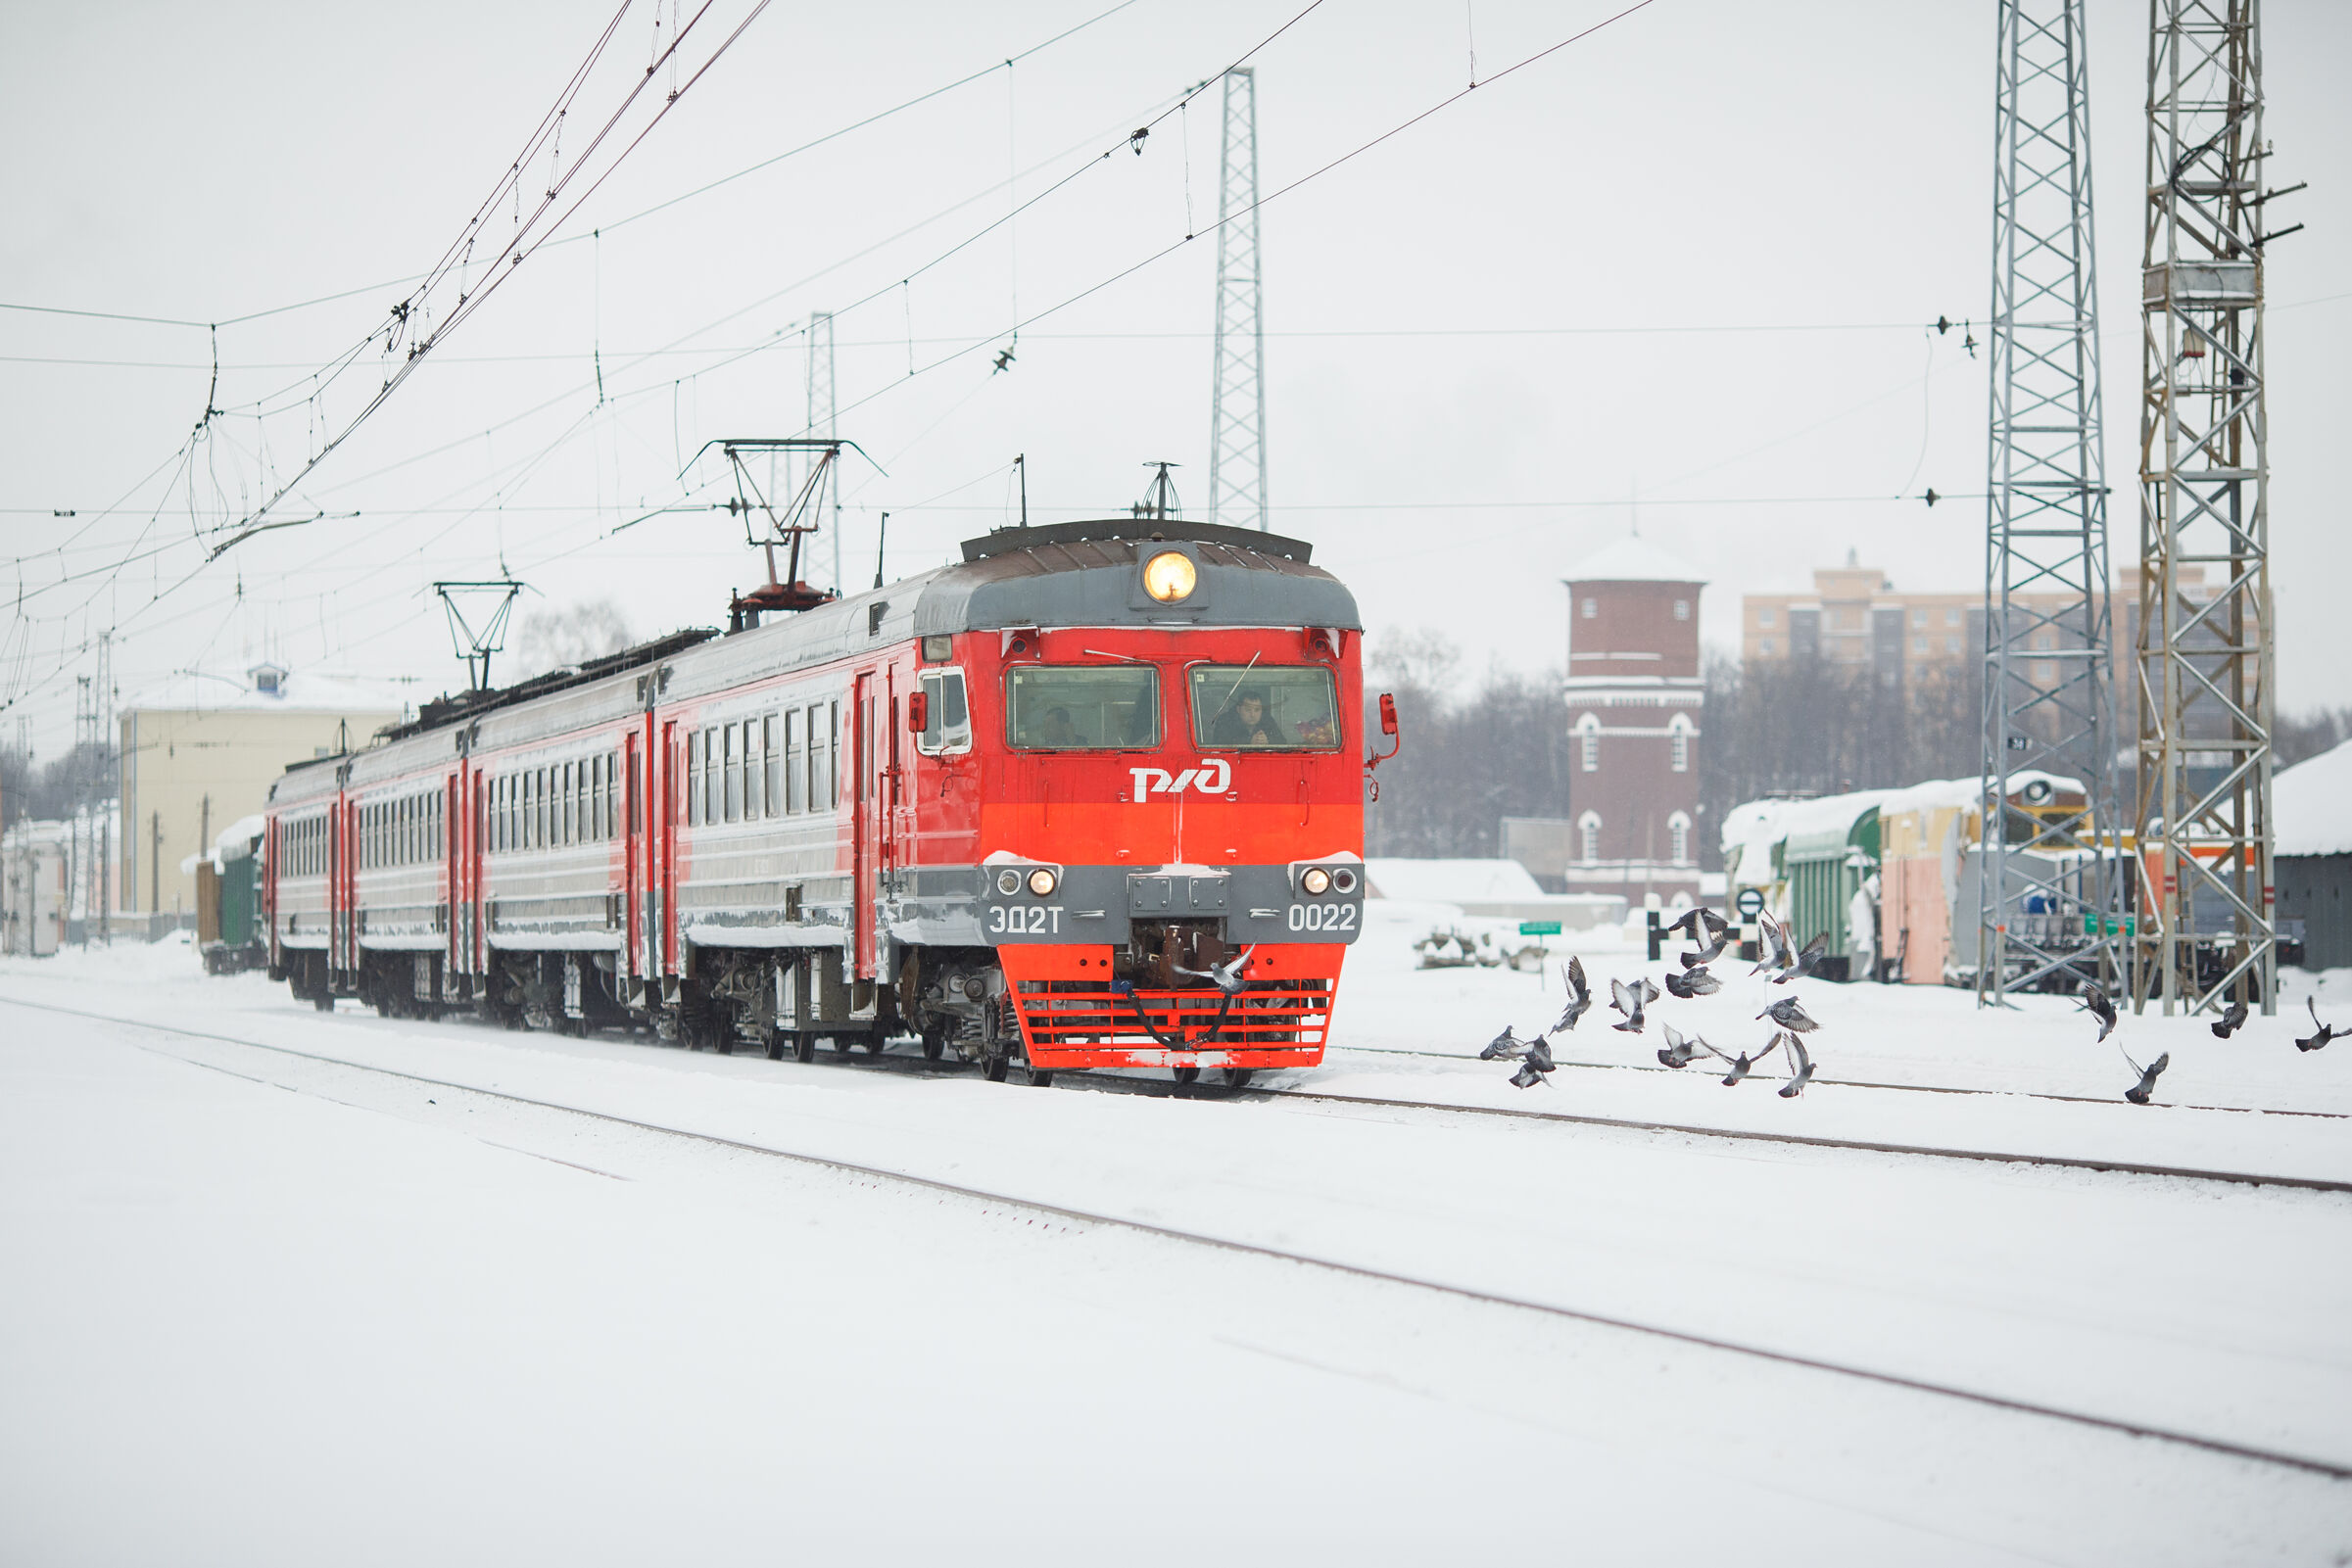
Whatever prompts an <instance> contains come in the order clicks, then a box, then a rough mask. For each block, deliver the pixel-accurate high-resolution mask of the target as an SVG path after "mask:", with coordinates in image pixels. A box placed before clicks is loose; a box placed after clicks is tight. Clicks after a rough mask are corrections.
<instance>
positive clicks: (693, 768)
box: [686, 730, 702, 828]
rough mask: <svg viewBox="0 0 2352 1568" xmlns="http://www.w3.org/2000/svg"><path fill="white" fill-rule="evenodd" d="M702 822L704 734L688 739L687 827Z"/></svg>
mask: <svg viewBox="0 0 2352 1568" xmlns="http://www.w3.org/2000/svg"><path fill="white" fill-rule="evenodd" d="M701 820H702V732H701V731H699V730H696V732H695V733H694V734H692V735H690V736H687V737H686V825H687V826H688V827H690V828H691V827H693V826H694V825H695V824H696V823H698V822H700V821H701Z"/></svg>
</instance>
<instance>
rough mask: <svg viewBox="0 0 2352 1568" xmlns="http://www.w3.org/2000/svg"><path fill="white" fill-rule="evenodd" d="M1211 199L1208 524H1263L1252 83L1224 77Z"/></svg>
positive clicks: (1262, 353) (1240, 70)
mask: <svg viewBox="0 0 2352 1568" xmlns="http://www.w3.org/2000/svg"><path fill="white" fill-rule="evenodd" d="M1224 111H1225V112H1224V142H1223V145H1224V153H1223V157H1222V158H1221V160H1220V166H1221V167H1222V169H1223V171H1224V176H1223V178H1222V180H1221V181H1220V184H1219V193H1218V198H1217V218H1218V225H1219V226H1218V230H1217V343H1216V348H1215V351H1214V356H1213V357H1214V359H1215V366H1214V374H1213V376H1212V380H1211V386H1210V397H1209V520H1210V521H1211V522H1213V523H1224V524H1227V525H1230V526H1235V527H1241V528H1247V527H1249V526H1250V525H1251V524H1253V523H1255V524H1256V525H1257V526H1258V527H1259V528H1260V529H1264V528H1265V527H1266V526H1267V523H1266V324H1265V320H1264V318H1263V316H1262V315H1261V314H1260V309H1261V307H1262V305H1263V300H1262V298H1261V296H1260V293H1259V262H1258V77H1257V73H1256V71H1255V70H1254V69H1253V68H1251V67H1249V66H1236V67H1234V68H1233V69H1232V70H1231V71H1226V72H1225V77H1224Z"/></svg>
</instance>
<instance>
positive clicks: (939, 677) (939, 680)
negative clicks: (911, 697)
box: [915, 670, 972, 757]
mask: <svg viewBox="0 0 2352 1568" xmlns="http://www.w3.org/2000/svg"><path fill="white" fill-rule="evenodd" d="M921 689H922V692H923V733H922V734H921V735H920V736H916V737H915V749H916V750H917V751H920V752H922V753H923V754H924V755H925V756H927V757H936V756H941V755H946V754H950V753H954V752H960V751H969V750H971V749H972V711H971V709H970V708H969V707H968V706H967V705H966V703H965V701H964V672H963V671H961V670H925V671H924V672H923V677H922V682H921Z"/></svg>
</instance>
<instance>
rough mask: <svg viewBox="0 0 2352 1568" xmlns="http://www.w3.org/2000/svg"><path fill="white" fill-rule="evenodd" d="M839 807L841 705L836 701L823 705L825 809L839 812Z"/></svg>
mask: <svg viewBox="0 0 2352 1568" xmlns="http://www.w3.org/2000/svg"><path fill="white" fill-rule="evenodd" d="M840 806H841V704H840V701H839V700H838V699H837V700H835V701H832V702H828V703H826V704H825V807H824V809H825V810H827V811H839V810H840Z"/></svg>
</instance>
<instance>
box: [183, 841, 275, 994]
mask: <svg viewBox="0 0 2352 1568" xmlns="http://www.w3.org/2000/svg"><path fill="white" fill-rule="evenodd" d="M196 947H197V951H198V952H200V953H202V954H203V955H204V971H205V973H206V974H236V973H237V972H238V971H240V970H250V969H260V968H262V967H263V966H264V964H266V963H268V961H269V949H268V946H267V945H266V940H265V935H264V931H263V929H262V839H261V835H260V834H258V833H257V834H255V835H254V837H253V838H252V839H251V840H242V839H240V840H234V841H231V842H229V843H225V844H222V845H221V846H219V848H218V849H217V850H216V851H215V852H214V855H213V856H212V857H211V858H208V859H205V860H200V861H198V862H197V865H196Z"/></svg>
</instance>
